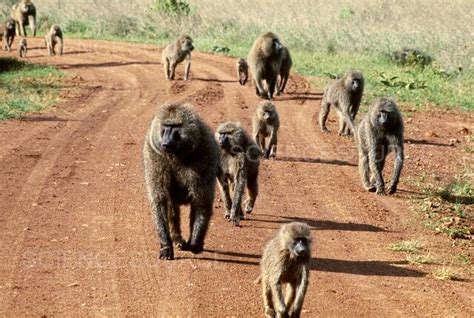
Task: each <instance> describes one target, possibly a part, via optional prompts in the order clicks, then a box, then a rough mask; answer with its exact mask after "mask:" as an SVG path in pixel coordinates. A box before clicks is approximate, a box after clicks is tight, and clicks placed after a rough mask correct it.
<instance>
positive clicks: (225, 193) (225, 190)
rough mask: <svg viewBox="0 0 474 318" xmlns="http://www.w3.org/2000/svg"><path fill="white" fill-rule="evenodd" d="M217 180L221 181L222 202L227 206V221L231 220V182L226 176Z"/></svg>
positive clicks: (225, 215)
mask: <svg viewBox="0 0 474 318" xmlns="http://www.w3.org/2000/svg"><path fill="white" fill-rule="evenodd" d="M217 180H218V181H219V186H220V188H221V196H222V200H224V205H225V214H224V217H225V218H226V219H230V210H231V209H232V199H231V197H230V189H229V182H228V181H227V179H226V178H224V176H221V175H220V176H218V177H217Z"/></svg>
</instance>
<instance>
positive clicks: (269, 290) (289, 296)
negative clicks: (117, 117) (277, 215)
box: [258, 222, 311, 317]
mask: <svg viewBox="0 0 474 318" xmlns="http://www.w3.org/2000/svg"><path fill="white" fill-rule="evenodd" d="M310 260H311V232H310V229H309V227H308V225H307V224H306V223H300V222H292V223H288V224H285V225H283V226H282V227H281V229H280V230H279V231H278V234H277V235H276V236H275V237H274V238H273V239H271V240H270V241H269V242H268V244H267V245H266V246H265V249H264V250H263V255H262V260H261V262H260V277H259V279H258V280H260V281H261V282H262V288H263V303H264V305H265V315H266V316H267V317H275V316H276V315H278V317H299V316H300V313H301V307H302V306H303V301H304V297H305V294H306V289H307V287H308V278H309V270H310V268H309V265H310ZM282 284H287V287H286V297H285V298H284V297H283V291H282Z"/></svg>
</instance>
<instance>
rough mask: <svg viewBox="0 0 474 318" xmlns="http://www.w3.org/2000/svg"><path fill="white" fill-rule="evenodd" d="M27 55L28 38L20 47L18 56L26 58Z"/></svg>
mask: <svg viewBox="0 0 474 318" xmlns="http://www.w3.org/2000/svg"><path fill="white" fill-rule="evenodd" d="M26 53H28V43H27V42H26V38H22V39H21V41H20V44H19V46H18V54H19V55H20V57H26Z"/></svg>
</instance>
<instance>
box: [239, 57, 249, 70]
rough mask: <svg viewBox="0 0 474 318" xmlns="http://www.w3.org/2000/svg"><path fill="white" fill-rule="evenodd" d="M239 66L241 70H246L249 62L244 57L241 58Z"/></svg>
mask: <svg viewBox="0 0 474 318" xmlns="http://www.w3.org/2000/svg"><path fill="white" fill-rule="evenodd" d="M237 66H238V68H239V72H244V71H245V70H246V69H247V62H246V61H245V60H244V59H239V60H238V61H237Z"/></svg>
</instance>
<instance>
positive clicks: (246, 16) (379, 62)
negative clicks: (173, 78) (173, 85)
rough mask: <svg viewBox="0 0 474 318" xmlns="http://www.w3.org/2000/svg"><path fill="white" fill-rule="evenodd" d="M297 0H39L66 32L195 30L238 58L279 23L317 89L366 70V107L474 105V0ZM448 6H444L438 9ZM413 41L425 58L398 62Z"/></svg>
mask: <svg viewBox="0 0 474 318" xmlns="http://www.w3.org/2000/svg"><path fill="white" fill-rule="evenodd" d="M12 1H14V0H8V1H7V4H5V5H4V6H3V9H2V4H0V15H6V14H7V12H8V8H9V3H8V2H12ZM293 1H294V2H291V0H290V2H288V1H287V0H285V1H284V0H275V1H274V2H272V5H271V6H268V4H265V2H264V1H251V0H242V1H222V0H199V1H198V0H190V1H183V0H179V1H174V0H153V1H152V0H150V1H140V0H132V1H128V2H119V1H117V2H100V1H93V0H82V1H73V0H60V1H58V0H36V2H35V3H36V4H37V7H38V14H39V23H38V24H39V26H40V28H41V29H43V30H45V29H46V28H47V26H48V25H51V24H52V23H59V24H60V25H61V26H62V27H63V30H64V32H65V35H66V37H76V38H91V39H105V40H118V41H130V42H140V43H153V44H157V45H164V44H165V43H167V42H169V41H171V40H172V39H174V38H175V37H176V36H178V35H179V34H181V33H189V34H190V35H191V36H192V37H193V39H194V42H195V43H194V44H195V46H196V48H197V50H200V51H205V52H214V53H219V54H225V55H229V56H233V57H245V56H246V55H247V53H248V51H249V49H250V47H251V45H252V42H253V40H254V39H255V38H256V36H257V35H258V34H260V33H262V32H264V31H268V30H271V31H274V32H276V33H277V34H278V35H279V36H280V37H281V39H282V41H283V42H284V43H285V44H287V46H288V47H289V48H290V50H291V53H292V56H293V60H294V68H293V70H294V71H296V72H298V73H299V74H301V75H305V76H311V77H312V78H314V80H313V83H312V84H313V85H314V86H315V87H316V89H319V90H323V88H324V86H325V85H326V84H327V83H329V82H330V81H332V78H334V77H335V76H336V75H341V74H343V73H344V72H346V71H347V70H349V69H360V70H362V72H363V73H364V75H365V78H366V83H367V84H366V89H365V94H364V99H363V103H364V104H365V105H367V104H369V103H370V102H371V100H372V99H374V98H375V97H377V96H392V97H395V98H396V99H397V100H398V101H399V102H400V103H401V104H402V106H403V105H404V104H407V105H410V106H416V107H417V108H421V107H424V106H428V107H430V106H435V107H446V108H454V107H455V108H460V109H463V110H466V111H474V91H473V90H472V87H474V68H473V63H472V62H473V57H472V52H473V42H472V39H471V35H472V32H474V31H473V30H472V23H471V15H470V12H472V11H473V10H474V3H473V2H472V1H469V0H457V1H456V4H455V5H454V4H452V5H449V6H448V5H444V4H443V2H442V1H441V0H427V1H426V2H423V3H421V2H411V3H398V2H396V1H393V2H388V1H386V2H383V3H379V2H374V1H370V0H356V1H345V0H335V1H331V2H329V3H322V2H321V3H320V2H314V1H311V0H302V1H296V0H293ZM440 5H442V6H443V10H438V9H437V8H438V7H439V6H440ZM283 7H284V8H285V10H281V9H280V8H283ZM302 7H304V8H305V10H301V8H302ZM65 8H67V10H65ZM261 12H265V13H266V14H265V17H264V18H262V14H261ZM405 48H413V49H416V50H415V51H416V52H420V54H419V55H420V56H421V57H422V59H421V60H418V55H415V59H411V60H410V61H409V63H400V59H398V60H397V59H396V58H394V57H397V56H400V53H403V50H404V49H405ZM417 54H418V53H417ZM431 61H432V62H431Z"/></svg>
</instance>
